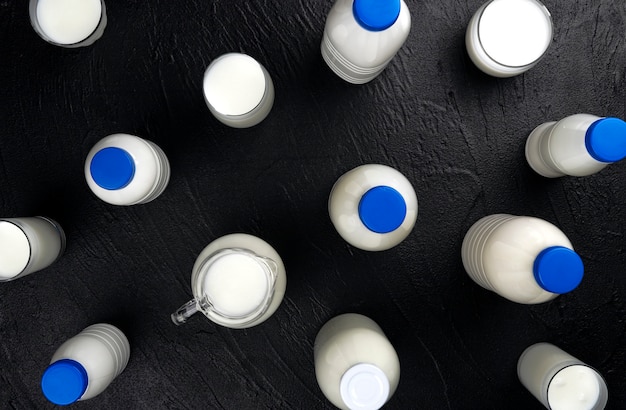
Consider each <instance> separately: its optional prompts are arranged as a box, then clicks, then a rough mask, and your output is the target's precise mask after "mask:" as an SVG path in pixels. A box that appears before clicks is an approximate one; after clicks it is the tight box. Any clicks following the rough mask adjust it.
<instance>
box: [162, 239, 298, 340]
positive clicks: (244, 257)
mask: <svg viewBox="0 0 626 410" xmlns="http://www.w3.org/2000/svg"><path fill="white" fill-rule="evenodd" d="M286 286H287V276H286V273H285V266H284V265H283V261H282V259H281V258H280V256H279V255H278V253H277V252H276V251H275V250H274V248H272V247H271V246H270V245H269V244H268V243H267V242H265V241H263V240H262V239H260V238H257V237H256V236H252V235H247V234H242V233H238V234H231V235H226V236H222V237H221V238H218V239H216V240H215V241H213V242H211V243H210V244H209V245H208V246H207V247H206V248H204V250H202V252H200V255H198V258H197V259H196V262H195V264H194V266H193V270H192V274H191V288H192V292H193V296H194V298H193V299H192V300H190V301H189V302H187V303H186V304H184V305H183V306H181V307H180V308H179V309H178V310H177V311H176V312H174V313H173V314H172V315H171V319H172V321H173V322H174V323H175V324H177V325H180V324H181V323H185V322H186V321H187V319H188V318H189V317H190V316H191V315H193V314H195V313H196V312H202V313H204V315H205V316H206V317H207V318H208V319H209V320H211V321H213V322H215V323H217V324H219V325H222V326H226V327H230V328H235V329H243V328H248V327H252V326H256V325H258V324H260V323H262V322H264V321H265V320H267V319H269V317H270V316H271V315H272V314H274V312H275V311H276V309H278V306H279V305H280V303H281V302H282V300H283V296H284V294H285V288H286Z"/></svg>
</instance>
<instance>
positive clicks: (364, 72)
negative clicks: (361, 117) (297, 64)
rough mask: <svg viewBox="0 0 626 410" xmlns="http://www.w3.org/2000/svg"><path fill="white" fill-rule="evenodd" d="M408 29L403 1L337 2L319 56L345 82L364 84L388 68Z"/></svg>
mask: <svg viewBox="0 0 626 410" xmlns="http://www.w3.org/2000/svg"><path fill="white" fill-rule="evenodd" d="M410 29H411V14H410V12H409V8H408V7H407V5H406V4H405V2H404V1H403V0H337V1H336V2H335V4H334V5H333V7H332V8H331V9H330V12H329V13H328V17H327V18H326V25H325V27H324V37H323V38H322V45H321V51H322V57H323V58H324V61H325V62H326V64H327V65H328V67H330V69H331V70H333V72H334V73H335V74H337V75H338V76H339V77H341V78H342V79H344V80H345V81H348V82H350V83H353V84H363V83H366V82H368V81H371V80H373V79H374V78H376V76H378V75H379V74H380V73H381V72H382V71H383V70H384V69H385V67H387V64H389V62H390V61H391V59H392V58H393V57H394V56H395V55H396V53H397V52H398V50H400V48H401V47H402V45H403V44H404V42H405V41H406V39H407V37H408V35H409V31H410Z"/></svg>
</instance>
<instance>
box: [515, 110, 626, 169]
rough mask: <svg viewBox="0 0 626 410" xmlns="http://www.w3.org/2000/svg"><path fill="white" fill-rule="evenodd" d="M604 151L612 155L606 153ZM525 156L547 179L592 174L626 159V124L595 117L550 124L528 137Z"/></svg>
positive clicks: (574, 117)
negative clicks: (625, 157)
mask: <svg viewBox="0 0 626 410" xmlns="http://www.w3.org/2000/svg"><path fill="white" fill-rule="evenodd" d="M607 126H608V127H607ZM607 128H610V129H607ZM620 141H622V142H620ZM607 144H609V146H607ZM594 146H595V149H596V150H595V151H594ZM605 147H606V148H605ZM603 148H604V149H607V148H608V150H609V151H610V153H602V152H601V150H602V149H603ZM525 154H526V160H527V161H528V164H529V165H530V166H531V168H532V169H533V170H534V171H535V172H537V173H538V174H540V175H542V176H544V177H548V178H556V177H561V176H564V175H571V176H587V175H592V174H595V173H597V172H599V171H601V170H602V169H603V168H605V167H606V166H607V165H608V164H610V163H611V162H615V161H619V160H620V159H622V158H623V157H624V156H626V124H624V122H623V121H621V120H619V119H617V118H602V117H598V116H595V115H591V114H574V115H570V116H568V117H565V118H563V119H561V120H560V121H553V122H546V123H544V124H541V125H539V126H538V127H537V128H535V129H534V130H533V131H532V132H531V133H530V135H529V136H528V139H527V140H526V149H525Z"/></svg>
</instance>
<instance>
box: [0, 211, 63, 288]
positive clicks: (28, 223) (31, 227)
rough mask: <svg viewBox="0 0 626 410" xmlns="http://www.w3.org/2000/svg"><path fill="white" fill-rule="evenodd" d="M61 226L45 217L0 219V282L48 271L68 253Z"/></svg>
mask: <svg viewBox="0 0 626 410" xmlns="http://www.w3.org/2000/svg"><path fill="white" fill-rule="evenodd" d="M65 243H66V239H65V233H64V232H63V229H62V228H61V226H60V225H59V224H58V223H57V222H55V221H53V220H52V219H49V218H44V217H41V216H37V217H25V218H2V219H0V282H4V281H9V280H13V279H17V278H19V277H22V276H26V275H28V274H30V273H33V272H37V271H39V270H42V269H45V268H47V267H48V266H50V265H51V264H52V263H54V262H55V261H56V260H58V259H59V258H60V257H61V255H62V254H63V252H64V251H65Z"/></svg>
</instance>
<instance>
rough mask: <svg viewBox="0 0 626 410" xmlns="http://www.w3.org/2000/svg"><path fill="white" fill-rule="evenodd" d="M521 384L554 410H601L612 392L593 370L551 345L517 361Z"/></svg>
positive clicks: (537, 346)
mask: <svg viewBox="0 0 626 410" xmlns="http://www.w3.org/2000/svg"><path fill="white" fill-rule="evenodd" d="M517 375H518V377H519V379H520V382H522V384H523V385H524V387H526V388H527V389H528V391H530V392H531V393H532V395H533V396H535V397H536V398H537V400H539V401H540V402H541V403H542V404H543V405H544V406H545V407H546V408H548V409H551V410H601V409H604V407H605V406H606V403H607V401H608V397H609V393H608V389H607V387H606V383H605V382H604V379H603V378H602V376H601V375H600V374H599V373H598V372H597V371H596V370H595V369H593V368H592V367H590V366H588V365H586V364H585V363H583V362H581V361H580V360H578V359H577V358H575V357H574V356H572V355H570V354H569V353H566V352H564V351H563V350H561V349H559V348H558V347H556V346H554V345H552V344H550V343H537V344H534V345H532V346H530V347H528V348H527V349H526V350H524V352H523V353H522V355H521V356H520V358H519V361H518V362H517Z"/></svg>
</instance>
